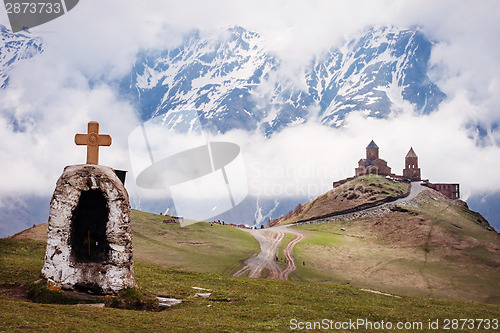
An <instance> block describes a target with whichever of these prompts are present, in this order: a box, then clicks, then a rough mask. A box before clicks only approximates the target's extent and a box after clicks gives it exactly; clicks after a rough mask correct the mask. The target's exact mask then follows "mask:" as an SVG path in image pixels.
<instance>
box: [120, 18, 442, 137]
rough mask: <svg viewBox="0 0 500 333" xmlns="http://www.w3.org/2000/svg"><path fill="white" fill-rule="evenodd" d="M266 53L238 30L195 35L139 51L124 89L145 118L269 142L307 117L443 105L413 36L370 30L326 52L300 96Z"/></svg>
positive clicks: (421, 41) (255, 37) (329, 118)
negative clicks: (250, 134)
mask: <svg viewBox="0 0 500 333" xmlns="http://www.w3.org/2000/svg"><path fill="white" fill-rule="evenodd" d="M264 45H265V43H264V40H263V38H262V37H261V36H260V35H259V34H257V33H255V32H250V31H247V30H245V29H244V28H241V27H233V28H230V29H227V30H225V31H224V33H222V34H220V35H216V36H211V37H208V38H203V37H201V36H200V34H199V33H193V34H192V35H190V36H189V37H187V38H186V39H185V40H184V42H183V43H182V44H181V45H180V46H178V47H177V48H175V49H171V50H145V51H143V52H141V53H140V54H139V56H138V57H137V61H136V63H135V66H134V68H133V70H132V72H131V73H130V75H129V77H127V78H126V79H125V80H124V81H123V82H122V91H123V92H124V93H126V94H128V95H130V96H131V97H132V100H135V101H136V102H137V104H138V106H139V109H140V113H141V117H142V118H143V120H147V119H150V118H151V117H153V116H157V115H160V114H168V113H169V112H171V111H175V110H181V109H195V110H198V111H199V114H200V119H201V121H202V124H204V125H207V126H208V127H210V128H211V129H212V130H215V131H220V132H225V131H227V130H230V129H234V128H240V129H245V130H254V129H261V130H262V131H264V132H265V133H266V134H268V135H270V134H272V133H273V132H275V131H279V130H280V129H281V128H283V127H286V126H289V125H291V124H296V123H301V122H304V121H307V119H308V118H309V117H310V116H311V115H312V112H313V110H314V112H315V113H317V115H318V116H319V117H320V121H321V122H323V123H324V124H326V125H329V126H335V127H338V126H342V124H343V120H344V118H345V116H346V115H347V114H348V113H350V112H352V111H364V112H365V113H366V114H367V116H371V117H385V116H387V115H388V114H389V113H390V112H391V111H397V110H398V109H401V108H403V105H404V104H410V105H411V106H412V107H413V109H414V112H417V113H429V112H431V111H433V110H434V109H435V108H436V107H437V106H438V104H439V103H440V102H441V101H442V100H443V99H444V97H445V95H444V94H443V93H442V92H441V91H440V90H439V88H438V87H437V86H436V85H435V84H433V83H432V82H431V81H430V79H429V77H428V76H427V67H428V61H429V56H430V51H431V47H432V43H431V42H430V41H429V40H427V39H426V38H425V36H424V35H423V34H422V33H421V32H420V31H419V30H418V29H399V28H395V27H380V28H370V29H368V30H366V31H364V32H363V33H361V34H360V35H359V36H357V37H356V38H354V39H352V40H349V41H346V42H345V43H344V44H343V45H342V46H341V47H339V48H333V49H329V50H326V51H325V52H324V53H323V54H319V55H317V56H316V57H315V58H314V59H312V60H311V62H310V65H309V66H307V67H306V68H304V77H303V78H300V79H301V81H304V82H306V85H307V88H306V89H304V88H303V87H298V86H296V85H294V83H293V81H292V80H290V79H286V78H283V79H280V75H279V68H280V64H281V61H280V59H278V58H277V57H276V56H275V55H273V54H272V53H271V52H270V51H269V50H267V49H266V48H265V47H264ZM318 109H319V112H318ZM171 114H173V113H171ZM169 122H170V126H173V124H175V123H178V119H175V117H169V119H168V121H167V126H168V123H169Z"/></svg>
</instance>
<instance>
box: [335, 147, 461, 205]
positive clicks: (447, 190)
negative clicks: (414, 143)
mask: <svg viewBox="0 0 500 333" xmlns="http://www.w3.org/2000/svg"><path fill="white" fill-rule="evenodd" d="M368 174H375V175H380V176H385V177H390V178H393V179H399V180H406V179H407V180H410V181H412V182H413V181H421V180H422V178H421V173H420V168H419V167H418V156H417V154H416V153H415V151H414V150H413V148H410V150H409V151H408V153H407V154H406V157H405V168H404V169H403V175H402V176H400V175H396V174H394V173H392V172H391V168H390V167H389V166H388V165H387V162H386V161H385V160H383V159H381V158H379V148H378V146H377V144H376V143H375V142H374V141H373V140H372V141H371V142H370V144H369V145H368V146H367V147H366V158H362V159H360V160H359V162H358V167H357V168H356V169H355V176H356V177H359V176H363V175H368ZM424 183H425V184H426V185H427V186H429V187H430V188H433V189H435V190H436V191H439V192H441V193H442V194H444V195H445V196H447V197H448V198H450V199H458V198H460V187H459V184H443V183H439V184H437V183H435V184H433V183H429V181H428V180H426V181H424ZM335 186H336V183H334V187H335Z"/></svg>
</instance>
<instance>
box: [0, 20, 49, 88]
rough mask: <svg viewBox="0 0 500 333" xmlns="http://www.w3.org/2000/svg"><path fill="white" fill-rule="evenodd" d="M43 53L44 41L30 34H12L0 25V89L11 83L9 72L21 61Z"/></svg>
mask: <svg viewBox="0 0 500 333" xmlns="http://www.w3.org/2000/svg"><path fill="white" fill-rule="evenodd" d="M42 52H43V44H42V39H41V38H37V37H31V36H30V35H29V34H28V33H16V34H14V33H12V32H11V31H10V30H8V29H7V28H6V27H4V26H3V25H0V88H4V87H5V86H6V85H7V83H8V81H9V75H8V73H9V71H10V70H11V69H12V67H13V66H14V65H15V64H16V63H17V62H19V61H23V60H26V59H30V58H32V57H33V56H35V55H37V54H40V53H42Z"/></svg>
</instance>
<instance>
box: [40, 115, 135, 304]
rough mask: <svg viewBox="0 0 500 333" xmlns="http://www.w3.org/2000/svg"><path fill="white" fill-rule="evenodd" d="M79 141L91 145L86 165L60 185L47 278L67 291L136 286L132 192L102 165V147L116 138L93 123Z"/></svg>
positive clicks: (70, 171) (69, 170) (69, 171)
mask: <svg viewBox="0 0 500 333" xmlns="http://www.w3.org/2000/svg"><path fill="white" fill-rule="evenodd" d="M75 143H76V144H77V145H81V144H86V145H87V147H88V149H87V164H82V165H70V166H67V167H66V168H64V171H63V174H62V175H61V177H60V178H59V180H58V181H57V184H56V189H55V191H54V195H53V197H52V200H51V202H50V216H49V228H48V235H47V250H46V253H45V264H44V267H43V269H42V275H43V276H44V278H45V279H47V282H48V283H51V284H53V285H57V286H60V287H62V288H63V289H73V290H79V291H86V292H93V293H97V294H112V293H116V292H118V291H119V290H121V289H125V288H130V287H134V286H135V278H134V263H133V260H132V252H133V249H132V232H131V227H130V203H129V197H128V193H127V190H126V189H125V187H124V185H123V183H122V182H121V181H120V179H119V178H118V177H117V175H116V174H115V170H113V169H112V168H110V167H106V166H102V165H97V163H98V160H99V158H98V154H99V146H109V145H111V137H110V136H109V135H102V134H101V135H100V134H99V124H98V123H97V122H95V121H91V122H90V123H89V124H88V134H77V135H76V136H75Z"/></svg>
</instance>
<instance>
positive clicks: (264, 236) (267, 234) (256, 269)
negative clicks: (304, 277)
mask: <svg viewBox="0 0 500 333" xmlns="http://www.w3.org/2000/svg"><path fill="white" fill-rule="evenodd" d="M246 231H247V232H249V233H250V234H252V236H254V237H255V239H257V241H258V242H259V244H260V250H261V252H260V253H259V254H258V255H256V256H254V257H252V258H249V259H247V260H246V261H245V266H244V267H243V268H242V269H240V270H239V271H237V272H236V273H234V274H233V276H242V275H243V274H245V273H246V272H248V277H253V278H256V277H260V276H261V275H262V272H263V270H264V269H267V278H268V279H276V280H288V275H289V274H290V273H292V272H293V271H294V270H295V268H296V265H295V260H294V258H293V247H294V246H295V244H297V243H298V242H300V241H301V240H302V239H303V238H304V235H302V234H301V233H300V232H298V231H296V230H289V229H287V228H286V227H274V228H268V229H261V230H246ZM286 233H292V234H294V235H295V237H294V238H293V239H292V240H291V241H290V242H289V243H288V244H287V246H286V247H285V248H284V249H283V254H284V256H285V258H286V263H287V265H286V267H285V268H284V269H283V270H281V269H280V267H279V266H278V264H277V263H276V255H277V252H278V248H279V246H280V244H281V242H282V241H283V238H285V234H286Z"/></svg>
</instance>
